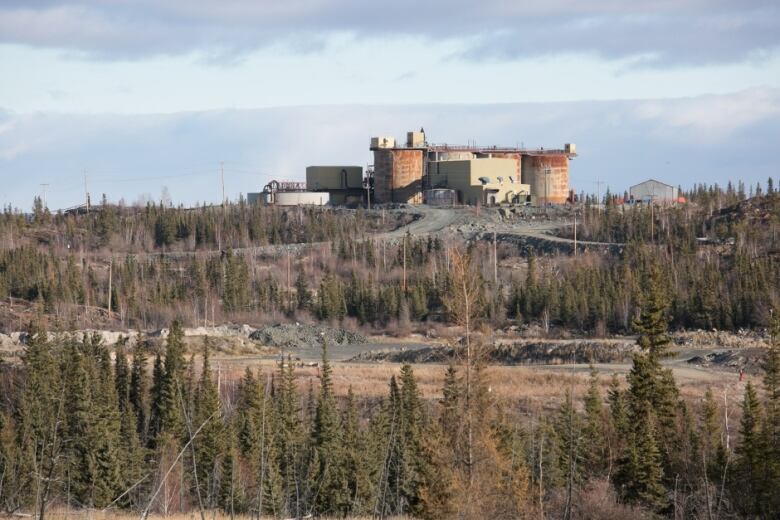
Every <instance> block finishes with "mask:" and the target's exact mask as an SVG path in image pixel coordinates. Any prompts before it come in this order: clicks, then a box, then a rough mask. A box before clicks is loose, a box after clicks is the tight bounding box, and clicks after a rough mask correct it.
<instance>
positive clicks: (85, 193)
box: [84, 168, 89, 214]
mask: <svg viewBox="0 0 780 520" xmlns="http://www.w3.org/2000/svg"><path fill="white" fill-rule="evenodd" d="M84 196H85V202H86V204H87V214H89V189H88V188H87V169H86V168H84Z"/></svg>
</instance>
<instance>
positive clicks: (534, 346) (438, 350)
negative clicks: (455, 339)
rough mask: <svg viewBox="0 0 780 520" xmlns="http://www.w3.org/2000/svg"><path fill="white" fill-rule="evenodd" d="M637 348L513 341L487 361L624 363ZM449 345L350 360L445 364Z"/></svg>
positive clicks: (370, 354) (492, 350)
mask: <svg viewBox="0 0 780 520" xmlns="http://www.w3.org/2000/svg"><path fill="white" fill-rule="evenodd" d="M637 349H638V347H637V346H636V345H635V344H633V343H631V342H626V343H610V344H604V343H600V342H598V341H587V340H583V341H578V342H566V343H555V342H544V343H522V344H521V343H515V344H505V345H497V346H494V347H489V348H487V349H486V351H485V356H486V359H487V361H488V362H489V363H493V364H496V365H537V364H543V365H560V364H566V363H591V362H592V363H625V362H628V361H630V360H631V356H632V355H633V353H634V352H636V351H637ZM453 354H454V351H453V349H452V347H423V348H410V349H401V350H380V351H371V352H363V353H361V354H359V355H357V356H355V357H354V358H352V359H351V360H350V361H389V362H392V363H447V362H449V361H450V360H451V359H453Z"/></svg>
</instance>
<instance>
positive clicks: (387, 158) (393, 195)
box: [374, 148, 424, 204]
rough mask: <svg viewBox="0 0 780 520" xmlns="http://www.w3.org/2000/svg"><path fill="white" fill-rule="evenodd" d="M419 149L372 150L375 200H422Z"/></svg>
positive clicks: (421, 154) (421, 173)
mask: <svg viewBox="0 0 780 520" xmlns="http://www.w3.org/2000/svg"><path fill="white" fill-rule="evenodd" d="M423 154H424V151H423V150H422V149H409V148H389V149H384V148H377V149H375V150H374V201H375V202H376V203H377V204H383V203H387V202H402V203H407V204H421V203H422V178H423Z"/></svg>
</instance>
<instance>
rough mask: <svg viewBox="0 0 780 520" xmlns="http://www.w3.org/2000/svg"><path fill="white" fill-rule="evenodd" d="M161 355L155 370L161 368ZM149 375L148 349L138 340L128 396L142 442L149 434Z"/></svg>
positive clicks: (134, 352) (134, 351) (134, 350)
mask: <svg viewBox="0 0 780 520" xmlns="http://www.w3.org/2000/svg"><path fill="white" fill-rule="evenodd" d="M159 362H160V360H159V357H158V358H157V359H156V363H155V372H157V371H158V370H160V369H161V365H159V366H158V364H157V363H159ZM148 379H149V378H148V376H147V374H146V350H145V348H144V346H143V345H142V344H141V342H140V341H137V342H136V345H135V347H134V349H133V364H132V368H131V370H130V388H129V390H128V398H129V400H130V405H131V408H132V411H133V414H134V415H135V418H136V432H138V437H139V439H140V440H141V442H145V441H146V434H147V428H148V424H147V414H148V409H147V406H148V404H147V399H148V397H147V391H148V388H149V382H148Z"/></svg>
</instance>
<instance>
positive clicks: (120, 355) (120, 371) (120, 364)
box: [114, 346, 130, 412]
mask: <svg viewBox="0 0 780 520" xmlns="http://www.w3.org/2000/svg"><path fill="white" fill-rule="evenodd" d="M114 382H115V383H116V394H117V402H118V404H119V410H120V412H124V411H125V410H126V409H127V405H128V401H129V399H130V367H129V366H128V364H127V356H126V355H125V350H124V348H123V347H122V346H120V347H118V348H117V350H116V360H115V361H114Z"/></svg>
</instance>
